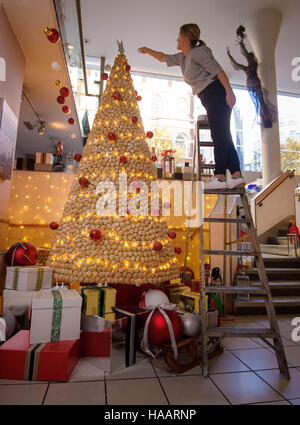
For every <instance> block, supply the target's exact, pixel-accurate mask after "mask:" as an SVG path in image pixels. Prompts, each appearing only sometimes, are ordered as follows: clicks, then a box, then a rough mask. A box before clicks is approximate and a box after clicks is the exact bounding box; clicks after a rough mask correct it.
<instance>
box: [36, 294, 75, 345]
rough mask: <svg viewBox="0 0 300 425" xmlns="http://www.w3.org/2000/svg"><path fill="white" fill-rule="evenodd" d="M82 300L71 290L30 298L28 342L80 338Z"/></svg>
mask: <svg viewBox="0 0 300 425" xmlns="http://www.w3.org/2000/svg"><path fill="white" fill-rule="evenodd" d="M81 305H82V298H81V296H80V295H79V294H78V292H77V291H75V290H74V289H72V290H68V289H61V290H58V289H52V290H51V291H38V292H34V293H33V295H32V314H31V327H30V343H31V344H34V343H43V342H56V341H65V340H74V339H79V337H80V318H81Z"/></svg>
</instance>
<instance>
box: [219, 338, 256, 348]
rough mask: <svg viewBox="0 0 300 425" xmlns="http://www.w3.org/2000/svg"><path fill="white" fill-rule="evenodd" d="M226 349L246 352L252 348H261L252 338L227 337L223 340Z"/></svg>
mask: <svg viewBox="0 0 300 425" xmlns="http://www.w3.org/2000/svg"><path fill="white" fill-rule="evenodd" d="M221 344H222V345H223V347H224V348H227V349H228V350H235V349H236V350H246V349H252V348H261V345H259V344H258V343H257V342H255V341H253V339H251V338H236V337H226V338H224V339H223V340H222V343H221Z"/></svg>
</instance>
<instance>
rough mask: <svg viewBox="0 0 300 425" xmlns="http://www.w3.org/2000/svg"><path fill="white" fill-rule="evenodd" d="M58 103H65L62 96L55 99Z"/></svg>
mask: <svg viewBox="0 0 300 425" xmlns="http://www.w3.org/2000/svg"><path fill="white" fill-rule="evenodd" d="M56 100H57V102H58V103H60V104H61V105H62V104H63V103H65V98H64V97H63V96H58V98H57V99H56Z"/></svg>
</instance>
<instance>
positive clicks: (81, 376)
mask: <svg viewBox="0 0 300 425" xmlns="http://www.w3.org/2000/svg"><path fill="white" fill-rule="evenodd" d="M101 360H103V359H101ZM103 380H104V371H103V370H101V369H99V368H97V367H96V366H94V365H93V364H91V363H90V362H89V361H87V360H86V359H85V358H80V359H79V361H78V363H77V365H76V366H75V368H74V370H73V372H72V375H71V376H70V378H69V382H79V381H103Z"/></svg>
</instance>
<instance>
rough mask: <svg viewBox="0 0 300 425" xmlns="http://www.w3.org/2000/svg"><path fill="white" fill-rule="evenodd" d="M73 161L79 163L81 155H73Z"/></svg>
mask: <svg viewBox="0 0 300 425" xmlns="http://www.w3.org/2000/svg"><path fill="white" fill-rule="evenodd" d="M74 159H75V161H80V160H81V153H75V155H74Z"/></svg>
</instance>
